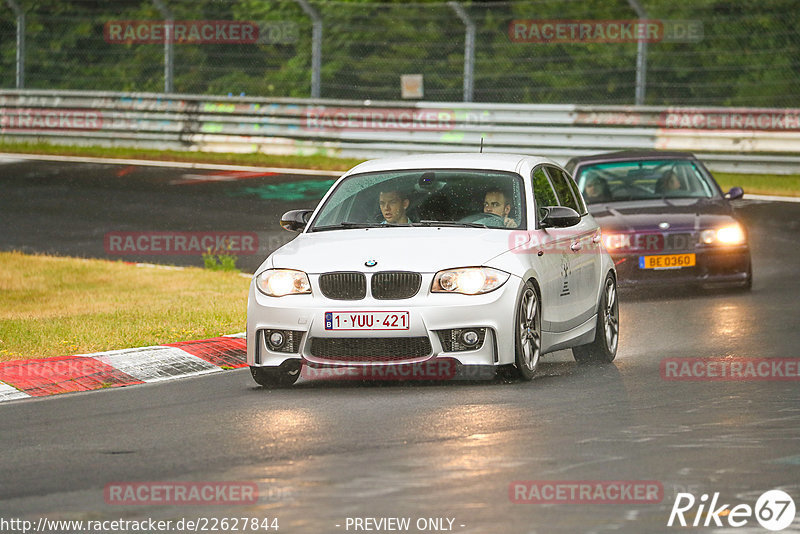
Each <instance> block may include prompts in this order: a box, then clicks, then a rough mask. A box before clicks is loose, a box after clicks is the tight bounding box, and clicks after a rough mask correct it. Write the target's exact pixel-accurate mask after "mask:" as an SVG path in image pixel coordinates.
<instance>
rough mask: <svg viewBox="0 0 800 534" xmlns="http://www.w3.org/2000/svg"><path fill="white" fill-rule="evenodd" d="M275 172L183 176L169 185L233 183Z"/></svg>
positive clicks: (230, 172)
mask: <svg viewBox="0 0 800 534" xmlns="http://www.w3.org/2000/svg"><path fill="white" fill-rule="evenodd" d="M277 174H278V173H276V172H262V171H221V172H216V173H213V174H184V175H182V176H181V177H180V178H177V179H175V180H172V181H171V182H169V185H186V184H206V183H209V182H235V181H238V180H246V179H248V178H262V177H265V176H275V175H277Z"/></svg>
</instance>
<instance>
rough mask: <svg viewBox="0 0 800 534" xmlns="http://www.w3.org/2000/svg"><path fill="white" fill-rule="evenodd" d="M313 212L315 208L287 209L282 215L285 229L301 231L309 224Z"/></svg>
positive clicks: (282, 223) (282, 224)
mask: <svg viewBox="0 0 800 534" xmlns="http://www.w3.org/2000/svg"><path fill="white" fill-rule="evenodd" d="M312 213H314V210H292V211H287V212H286V213H284V214H283V216H282V217H281V226H282V227H283V229H284V230H289V231H290V232H300V231H302V230H303V229H304V228H305V227H306V224H308V219H309V218H311V214H312Z"/></svg>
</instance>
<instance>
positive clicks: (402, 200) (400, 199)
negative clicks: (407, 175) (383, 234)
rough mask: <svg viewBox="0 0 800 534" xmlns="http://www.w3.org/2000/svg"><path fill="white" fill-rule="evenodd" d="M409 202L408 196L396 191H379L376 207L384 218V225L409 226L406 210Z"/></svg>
mask: <svg viewBox="0 0 800 534" xmlns="http://www.w3.org/2000/svg"><path fill="white" fill-rule="evenodd" d="M409 203H410V200H409V198H408V195H407V194H405V193H403V192H402V191H399V190H397V189H390V190H387V191H381V193H380V195H379V196H378V205H379V206H380V208H381V214H382V215H383V218H384V222H383V223H384V224H386V223H389V224H409V223H410V222H412V221H410V220H409V219H408V214H407V213H406V210H407V209H408V205H409Z"/></svg>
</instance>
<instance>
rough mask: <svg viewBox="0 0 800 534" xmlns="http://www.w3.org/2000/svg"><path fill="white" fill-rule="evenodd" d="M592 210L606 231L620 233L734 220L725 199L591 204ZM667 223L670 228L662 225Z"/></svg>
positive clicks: (694, 227) (698, 227) (699, 227)
mask: <svg viewBox="0 0 800 534" xmlns="http://www.w3.org/2000/svg"><path fill="white" fill-rule="evenodd" d="M589 210H590V211H591V213H592V215H593V216H594V218H595V220H596V221H597V223H598V224H599V225H600V227H601V228H602V229H603V230H606V231H609V230H610V231H617V232H663V231H665V230H667V231H669V232H676V231H684V232H693V231H697V230H702V229H705V228H716V227H718V226H721V225H724V224H728V223H730V222H732V221H733V220H734V219H733V212H732V210H731V207H730V205H729V204H728V202H727V201H726V200H724V199H695V198H691V199H683V198H682V199H656V200H639V201H630V202H607V203H601V204H592V205H590V206H589ZM662 223H668V224H669V228H668V229H665V228H662V227H661V226H659V225H661V224H662Z"/></svg>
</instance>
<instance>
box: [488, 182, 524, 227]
mask: <svg viewBox="0 0 800 534" xmlns="http://www.w3.org/2000/svg"><path fill="white" fill-rule="evenodd" d="M483 212H484V213H494V214H495V215H499V216H500V217H502V218H503V224H505V226H506V228H516V227H517V226H519V224H518V223H517V221H515V220H514V219H512V218H511V217H509V216H508V215H509V213H511V203H510V202H509V201H508V197H507V196H506V194H505V193H504V192H503V190H502V189H490V190H488V191H487V192H486V195H485V196H484V197H483Z"/></svg>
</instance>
